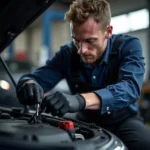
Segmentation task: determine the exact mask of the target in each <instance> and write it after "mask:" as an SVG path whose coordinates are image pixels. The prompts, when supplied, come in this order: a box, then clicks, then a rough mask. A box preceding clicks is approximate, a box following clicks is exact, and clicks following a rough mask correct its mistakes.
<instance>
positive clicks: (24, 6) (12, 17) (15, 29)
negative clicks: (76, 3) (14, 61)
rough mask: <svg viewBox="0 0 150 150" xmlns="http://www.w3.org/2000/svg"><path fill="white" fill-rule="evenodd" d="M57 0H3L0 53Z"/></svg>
mask: <svg viewBox="0 0 150 150" xmlns="http://www.w3.org/2000/svg"><path fill="white" fill-rule="evenodd" d="M54 1H55V0H1V1H0V20H1V23H0V53H1V52H2V51H3V50H4V48H5V47H7V46H8V45H9V44H10V43H11V42H12V41H13V40H14V39H15V38H16V37H17V36H18V35H19V34H20V33H21V32H22V31H24V29H25V28H27V27H28V26H29V25H30V24H31V23H32V22H33V21H34V20H35V19H36V18H37V17H39V16H40V15H41V14H42V13H43V12H44V11H45V10H46V9H47V8H49V7H50V5H51V4H52V3H53V2H54Z"/></svg>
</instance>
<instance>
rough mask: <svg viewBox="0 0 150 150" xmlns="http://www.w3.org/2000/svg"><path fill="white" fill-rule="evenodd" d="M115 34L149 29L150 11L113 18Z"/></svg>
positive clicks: (145, 10)
mask: <svg viewBox="0 0 150 150" xmlns="http://www.w3.org/2000/svg"><path fill="white" fill-rule="evenodd" d="M111 25H112V26H113V33H114V34H118V33H127V32H131V31H136V30H140V29H145V28H148V27H149V11H148V10H147V9H141V10H138V11H134V12H131V13H128V14H123V15H119V16H115V17H112V19H111Z"/></svg>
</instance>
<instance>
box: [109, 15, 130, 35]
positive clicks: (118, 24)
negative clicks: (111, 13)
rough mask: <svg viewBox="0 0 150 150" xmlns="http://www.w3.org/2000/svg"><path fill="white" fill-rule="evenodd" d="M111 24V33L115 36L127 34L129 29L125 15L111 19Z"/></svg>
mask: <svg viewBox="0 0 150 150" xmlns="http://www.w3.org/2000/svg"><path fill="white" fill-rule="evenodd" d="M111 24H112V26H113V32H114V33H115V34H117V33H125V32H128V31H129V29H130V27H129V24H128V18H127V15H125V14H124V15H120V16H116V17H113V18H112V19H111Z"/></svg>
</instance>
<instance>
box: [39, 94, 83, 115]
mask: <svg viewBox="0 0 150 150" xmlns="http://www.w3.org/2000/svg"><path fill="white" fill-rule="evenodd" d="M84 108H85V99H84V98H83V97H82V96H81V95H80V94H76V95H69V94H65V93H61V92H55V93H53V94H49V95H48V96H46V97H45V98H44V100H43V101H42V104H41V109H42V110H44V109H45V112H46V113H49V112H51V114H52V115H53V116H56V115H57V116H60V117H61V116H63V115H64V114H65V113H67V112H70V113H74V112H78V111H81V110H83V109H84Z"/></svg>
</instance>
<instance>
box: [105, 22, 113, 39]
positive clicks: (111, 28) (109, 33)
mask: <svg viewBox="0 0 150 150" xmlns="http://www.w3.org/2000/svg"><path fill="white" fill-rule="evenodd" d="M112 31H113V26H111V25H108V26H107V28H106V38H107V39H109V38H110V37H111V35H112Z"/></svg>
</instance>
